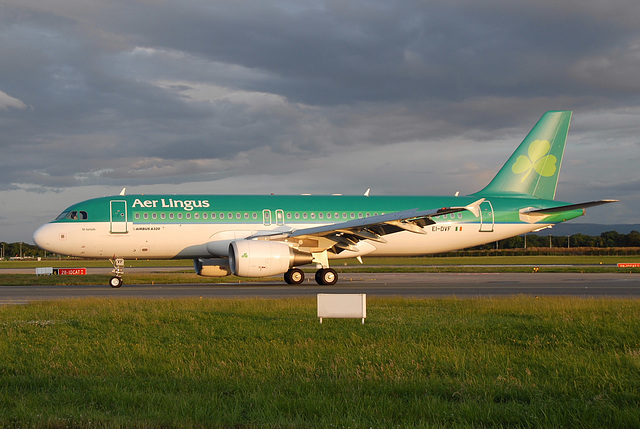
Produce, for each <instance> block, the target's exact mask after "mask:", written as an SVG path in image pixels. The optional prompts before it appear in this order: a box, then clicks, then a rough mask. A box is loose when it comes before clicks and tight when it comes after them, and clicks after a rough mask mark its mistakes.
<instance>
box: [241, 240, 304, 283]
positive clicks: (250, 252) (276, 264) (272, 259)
mask: <svg viewBox="0 0 640 429" xmlns="http://www.w3.org/2000/svg"><path fill="white" fill-rule="evenodd" d="M312 260H313V256H311V254H309V253H303V252H300V251H298V250H296V249H293V248H291V247H289V246H287V245H286V244H284V243H278V242H274V241H258V240H238V241H234V242H232V243H231V244H230V245H229V267H231V271H232V272H233V274H235V275H237V276H242V277H265V276H272V275H275V274H282V273H285V272H287V271H288V270H289V268H292V267H295V266H298V265H305V264H309V263H311V261H312Z"/></svg>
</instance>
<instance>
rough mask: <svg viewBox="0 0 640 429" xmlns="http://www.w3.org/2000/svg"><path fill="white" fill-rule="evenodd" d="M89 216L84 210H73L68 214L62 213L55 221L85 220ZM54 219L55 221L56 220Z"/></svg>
mask: <svg viewBox="0 0 640 429" xmlns="http://www.w3.org/2000/svg"><path fill="white" fill-rule="evenodd" d="M88 218H89V215H88V214H87V212H85V211H84V210H80V211H77V210H73V211H70V212H64V213H62V214H61V215H60V216H58V218H57V219H70V220H87V219H88ZM57 219H56V220H57Z"/></svg>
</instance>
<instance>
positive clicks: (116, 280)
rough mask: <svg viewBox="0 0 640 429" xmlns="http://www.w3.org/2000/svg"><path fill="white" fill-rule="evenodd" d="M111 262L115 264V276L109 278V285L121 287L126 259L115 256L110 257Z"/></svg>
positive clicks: (113, 271)
mask: <svg viewBox="0 0 640 429" xmlns="http://www.w3.org/2000/svg"><path fill="white" fill-rule="evenodd" d="M109 262H111V264H112V265H113V270H112V271H111V272H112V273H113V277H111V278H110V279H109V286H111V287H113V288H119V287H120V286H122V283H124V282H123V281H122V275H123V274H124V259H123V258H115V257H114V259H109Z"/></svg>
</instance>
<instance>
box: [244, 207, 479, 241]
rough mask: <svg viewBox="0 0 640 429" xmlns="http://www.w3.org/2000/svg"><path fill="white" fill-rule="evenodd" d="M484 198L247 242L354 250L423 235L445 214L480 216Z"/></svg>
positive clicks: (260, 237)
mask: <svg viewBox="0 0 640 429" xmlns="http://www.w3.org/2000/svg"><path fill="white" fill-rule="evenodd" d="M483 201H484V198H482V199H479V200H477V201H475V202H474V203H472V204H469V205H468V206H465V207H443V208H439V209H432V210H418V209H411V210H403V211H399V212H393V213H387V214H383V215H377V216H369V217H365V218H362V219H354V220H350V221H347V222H339V223H332V224H328V225H322V226H315V227H311V228H303V229H297V230H292V231H288V232H285V233H278V234H272V235H256V236H252V237H249V238H250V239H262V240H275V241H285V242H289V241H292V240H295V241H296V242H297V244H298V246H299V247H300V248H301V249H304V250H306V251H309V252H318V251H323V250H327V249H332V248H333V249H334V251H336V253H339V252H340V251H342V250H350V251H358V249H356V248H355V245H356V244H357V243H358V242H359V241H362V240H372V241H376V242H379V243H385V242H386V240H385V239H384V236H385V235H387V234H393V233H396V232H400V231H410V232H413V233H416V234H426V231H425V230H424V229H423V228H424V227H425V226H427V225H432V224H434V223H435V221H434V220H432V219H431V218H432V217H434V216H440V215H444V214H449V213H457V212H461V211H465V210H468V211H470V212H472V213H473V214H474V215H475V216H476V217H478V216H479V215H480V204H481V203H482V202H483Z"/></svg>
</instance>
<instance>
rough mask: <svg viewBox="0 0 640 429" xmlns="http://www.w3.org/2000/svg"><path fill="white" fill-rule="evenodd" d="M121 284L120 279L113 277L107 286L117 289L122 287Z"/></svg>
mask: <svg viewBox="0 0 640 429" xmlns="http://www.w3.org/2000/svg"><path fill="white" fill-rule="evenodd" d="M122 283H123V282H122V278H121V277H116V276H113V277H111V279H110V280H109V286H111V287H113V288H118V287H120V286H122Z"/></svg>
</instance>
